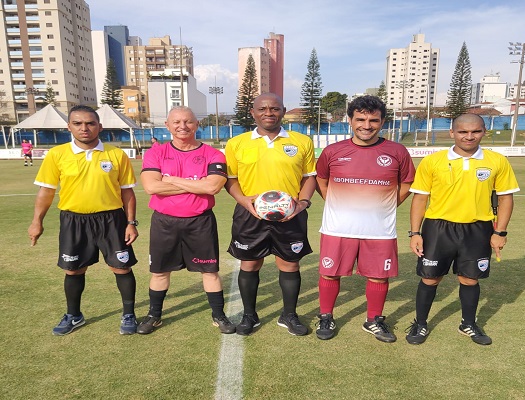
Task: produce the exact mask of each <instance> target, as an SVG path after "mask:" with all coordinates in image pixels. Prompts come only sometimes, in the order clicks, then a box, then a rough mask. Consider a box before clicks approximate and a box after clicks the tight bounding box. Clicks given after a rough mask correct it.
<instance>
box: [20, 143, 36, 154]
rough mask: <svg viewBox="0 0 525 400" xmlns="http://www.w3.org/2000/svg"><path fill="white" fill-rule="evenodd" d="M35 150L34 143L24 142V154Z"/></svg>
mask: <svg viewBox="0 0 525 400" xmlns="http://www.w3.org/2000/svg"><path fill="white" fill-rule="evenodd" d="M31 150H33V145H32V144H31V143H22V152H23V153H24V154H30V153H31Z"/></svg>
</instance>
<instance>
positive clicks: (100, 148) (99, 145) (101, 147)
mask: <svg viewBox="0 0 525 400" xmlns="http://www.w3.org/2000/svg"><path fill="white" fill-rule="evenodd" d="M71 148H72V149H73V154H79V153H82V152H86V153H88V152H90V151H95V150H98V151H104V144H103V143H102V141H101V140H100V139H99V140H98V143H97V145H96V146H95V147H93V148H92V149H87V150H84V149H81V148H80V147H78V146H77V145H76V144H75V141H74V140H72V141H71Z"/></svg>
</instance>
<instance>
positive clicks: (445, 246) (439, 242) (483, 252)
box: [416, 219, 494, 279]
mask: <svg viewBox="0 0 525 400" xmlns="http://www.w3.org/2000/svg"><path fill="white" fill-rule="evenodd" d="M492 232H494V229H493V226H492V222H491V221H478V222H473V223H469V224H460V223H455V222H449V221H445V220H442V219H425V220H424V221H423V226H422V227H421V236H422V237H423V256H422V257H419V258H418V261H417V268H416V272H417V274H418V275H419V276H421V277H423V278H437V277H440V276H444V275H447V274H448V272H449V270H450V266H451V265H452V264H453V265H454V266H453V272H454V273H455V274H457V275H460V276H464V277H466V278H470V279H482V278H487V277H488V276H489V272H490V256H491V255H492V248H491V247H490V238H491V236H492Z"/></svg>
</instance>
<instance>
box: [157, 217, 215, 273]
mask: <svg viewBox="0 0 525 400" xmlns="http://www.w3.org/2000/svg"><path fill="white" fill-rule="evenodd" d="M149 257H150V265H149V270H150V272H154V273H162V272H171V271H179V270H181V269H183V268H187V269H188V271H194V272H217V271H219V235H218V233H217V220H216V219H215V214H213V211H212V210H208V211H205V212H204V213H202V214H201V215H198V216H196V217H173V216H171V215H166V214H162V213H159V212H157V211H154V212H153V215H152V216H151V228H150V244H149Z"/></svg>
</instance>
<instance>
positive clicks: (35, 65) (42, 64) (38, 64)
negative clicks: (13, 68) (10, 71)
mask: <svg viewBox="0 0 525 400" xmlns="http://www.w3.org/2000/svg"><path fill="white" fill-rule="evenodd" d="M21 64H22V65H23V63H21ZM43 66H44V63H43V62H36V61H35V62H32V63H31V68H34V67H43Z"/></svg>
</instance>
